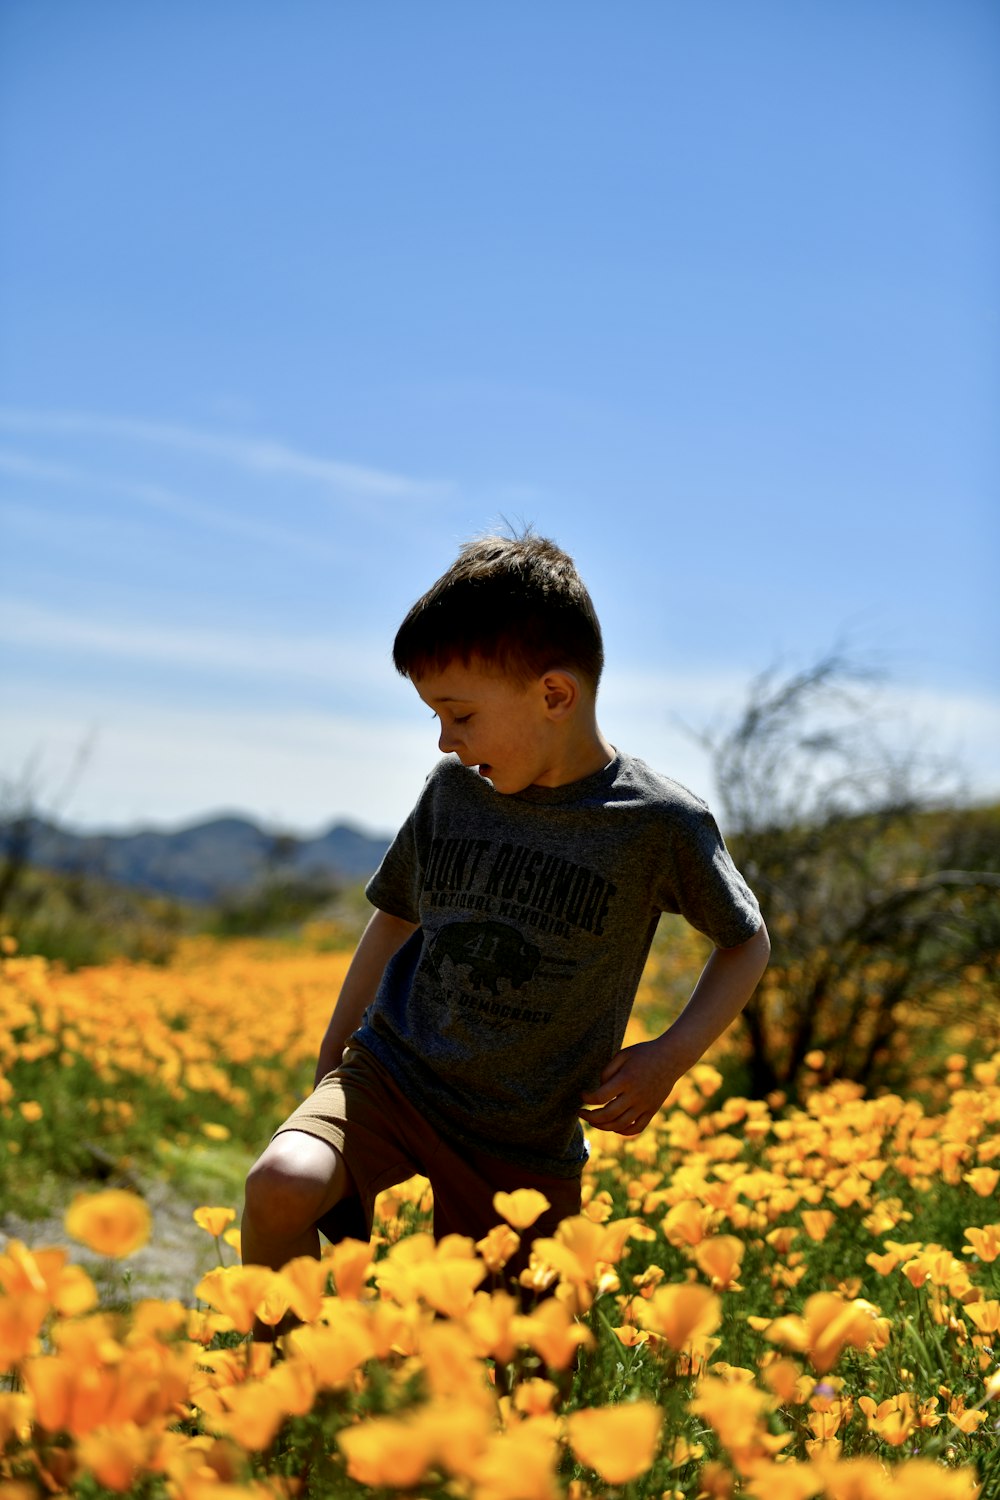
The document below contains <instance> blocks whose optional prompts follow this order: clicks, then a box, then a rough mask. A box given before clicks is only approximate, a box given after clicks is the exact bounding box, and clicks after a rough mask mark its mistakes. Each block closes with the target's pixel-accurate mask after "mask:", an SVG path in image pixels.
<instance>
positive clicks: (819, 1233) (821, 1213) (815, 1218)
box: [802, 1208, 835, 1242]
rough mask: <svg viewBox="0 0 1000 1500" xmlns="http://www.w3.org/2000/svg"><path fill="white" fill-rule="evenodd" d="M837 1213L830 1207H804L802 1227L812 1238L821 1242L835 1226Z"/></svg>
mask: <svg viewBox="0 0 1000 1500" xmlns="http://www.w3.org/2000/svg"><path fill="white" fill-rule="evenodd" d="M834 1222H835V1215H834V1212H833V1210H832V1209H830V1208H804V1209H803V1210H802V1227H803V1229H804V1230H805V1232H806V1234H807V1235H808V1236H809V1238H810V1239H811V1240H816V1241H817V1242H821V1241H823V1240H825V1239H826V1237H827V1235H828V1234H829V1232H830V1230H831V1229H832V1228H833V1225H834Z"/></svg>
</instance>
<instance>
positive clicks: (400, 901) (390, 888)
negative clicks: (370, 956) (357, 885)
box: [365, 803, 421, 922]
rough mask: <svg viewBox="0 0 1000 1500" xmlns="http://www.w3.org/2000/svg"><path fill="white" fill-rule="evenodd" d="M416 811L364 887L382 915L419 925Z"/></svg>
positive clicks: (415, 809) (418, 865)
mask: <svg viewBox="0 0 1000 1500" xmlns="http://www.w3.org/2000/svg"><path fill="white" fill-rule="evenodd" d="M418 808H419V803H418V805H417V808H414V810H413V812H411V813H410V816H409V817H408V818H407V820H406V822H405V823H404V824H403V826H402V828H401V829H400V830H399V832H398V833H397V835H396V837H395V838H394V839H393V841H392V843H391V844H390V846H389V848H388V849H387V850H386V853H385V856H384V858H383V860H382V863H381V864H380V865H379V867H378V869H377V870H376V871H375V874H374V875H373V876H372V878H371V879H370V880H369V882H368V884H367V885H366V886H365V895H366V896H367V897H368V900H369V901H370V902H371V903H372V905H373V906H377V907H378V909H379V911H384V912H388V914H389V916H390V917H401V918H402V920H403V921H404V922H419V921H420V885H421V881H420V859H419V856H418V853H417V810H418Z"/></svg>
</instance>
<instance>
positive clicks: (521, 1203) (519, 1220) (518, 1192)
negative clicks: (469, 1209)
mask: <svg viewBox="0 0 1000 1500" xmlns="http://www.w3.org/2000/svg"><path fill="white" fill-rule="evenodd" d="M493 1207H494V1208H495V1209H496V1211H497V1213H498V1214H499V1215H500V1217H501V1219H506V1220H507V1223H508V1224H510V1225H511V1226H512V1228H514V1229H530V1228H531V1226H532V1224H534V1222H535V1220H536V1219H538V1218H540V1217H541V1215H542V1214H543V1213H544V1212H545V1210H546V1209H547V1208H551V1207H552V1205H551V1204H550V1202H549V1200H548V1198H546V1196H545V1194H544V1193H540V1192H539V1191H538V1189H537V1188H516V1189H515V1190H514V1192H512V1193H494V1194H493Z"/></svg>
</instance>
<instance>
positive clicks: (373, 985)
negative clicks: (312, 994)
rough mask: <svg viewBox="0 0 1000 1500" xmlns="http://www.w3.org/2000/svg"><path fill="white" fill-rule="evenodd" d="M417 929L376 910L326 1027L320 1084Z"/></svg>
mask: <svg viewBox="0 0 1000 1500" xmlns="http://www.w3.org/2000/svg"><path fill="white" fill-rule="evenodd" d="M416 930H417V924H416V923H415V922H404V921H403V919H402V918H401V917H391V916H390V915H389V913H388V912H386V911H376V912H375V913H374V915H373V916H372V919H371V921H370V922H369V923H368V926H367V927H366V928H365V930H364V933H363V935H362V938H361V941H360V942H359V944H358V946H357V948H356V949H355V952H354V957H353V958H352V959H351V966H350V968H349V969H348V971H347V974H346V976H345V978H344V983H343V985H342V986H341V989H340V994H339V995H338V996H337V1003H336V1005H335V1006H334V1007H333V1015H332V1016H331V1017H330V1024H329V1026H327V1028H326V1035H325V1036H324V1037H323V1041H322V1044H321V1046H320V1049H319V1061H318V1062H317V1064H316V1083H319V1081H320V1079H321V1078H325V1077H326V1075H327V1073H329V1072H330V1071H331V1070H332V1069H333V1068H335V1067H336V1066H337V1064H338V1063H339V1062H340V1059H341V1057H342V1056H343V1052H344V1048H345V1047H346V1045H347V1042H348V1039H349V1037H350V1036H351V1034H352V1032H354V1031H356V1030H357V1029H358V1026H359V1025H360V1024H361V1017H362V1016H363V1015H364V1013H365V1011H366V1010H367V1008H368V1006H369V1005H370V1004H371V1003H372V1001H373V1000H374V999H375V993H376V991H377V990H378V987H379V984H380V983H381V981H382V974H383V972H384V970H385V966H386V964H387V963H388V962H389V960H390V958H391V957H392V955H393V954H394V953H396V952H398V950H399V949H400V948H402V946H403V944H404V943H405V942H406V939H407V938H408V937H409V936H410V935H411V934H412V933H414V932H416Z"/></svg>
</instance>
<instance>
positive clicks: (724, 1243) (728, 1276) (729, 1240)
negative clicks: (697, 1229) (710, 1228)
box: [694, 1234, 745, 1292]
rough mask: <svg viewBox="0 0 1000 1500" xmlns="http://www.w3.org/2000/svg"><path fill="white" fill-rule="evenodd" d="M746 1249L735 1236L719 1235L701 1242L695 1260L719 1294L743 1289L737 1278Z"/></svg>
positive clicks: (695, 1253)
mask: <svg viewBox="0 0 1000 1500" xmlns="http://www.w3.org/2000/svg"><path fill="white" fill-rule="evenodd" d="M744 1249H745V1246H744V1244H743V1241H742V1240H738V1239H737V1238H736V1236H735V1235H734V1234H717V1235H714V1236H713V1237H712V1238H711V1239H708V1240H703V1241H702V1242H701V1244H700V1245H699V1246H698V1247H697V1248H696V1250H695V1252H694V1258H695V1261H696V1262H697V1264H698V1268H699V1270H702V1271H704V1273H705V1275H706V1276H707V1277H708V1278H709V1280H710V1281H711V1283H712V1286H713V1287H714V1288H715V1290H716V1291H717V1292H728V1291H736V1292H738V1291H740V1290H741V1287H740V1284H739V1282H738V1281H737V1279H736V1278H737V1276H738V1275H739V1274H740V1266H741V1265H742V1264H743V1252H744Z"/></svg>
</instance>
